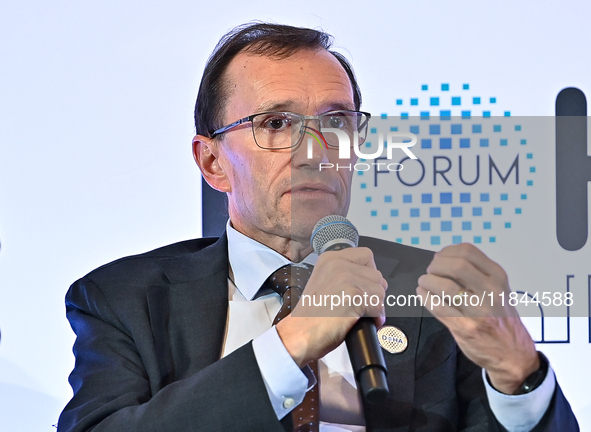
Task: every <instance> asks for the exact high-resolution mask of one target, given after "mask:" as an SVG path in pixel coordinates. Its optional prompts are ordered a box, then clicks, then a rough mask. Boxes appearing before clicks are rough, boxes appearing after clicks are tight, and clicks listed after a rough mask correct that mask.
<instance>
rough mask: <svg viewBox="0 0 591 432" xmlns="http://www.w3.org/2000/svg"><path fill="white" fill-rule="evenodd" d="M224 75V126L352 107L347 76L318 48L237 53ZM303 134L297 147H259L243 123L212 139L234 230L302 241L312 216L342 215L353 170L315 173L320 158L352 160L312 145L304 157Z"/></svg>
mask: <svg viewBox="0 0 591 432" xmlns="http://www.w3.org/2000/svg"><path fill="white" fill-rule="evenodd" d="M225 79H226V80H227V81H226V82H227V83H228V87H227V88H228V89H229V90H228V92H229V93H228V99H227V103H226V107H225V113H224V116H223V124H229V123H232V122H234V121H236V120H238V119H240V118H243V117H246V116H248V115H251V114H256V113H261V112H266V111H290V112H294V113H298V114H303V115H318V114H321V113H324V112H327V111H330V110H335V109H348V110H354V109H355V105H354V102H353V92H352V88H351V83H350V81H349V77H348V76H347V74H346V72H345V71H344V69H343V68H342V66H341V65H340V63H339V62H338V60H337V59H336V58H334V56H333V55H332V54H330V53H329V52H327V51H325V50H319V51H310V50H306V51H300V52H298V53H296V54H294V55H292V56H291V57H288V58H286V59H273V58H269V57H264V56H260V55H251V54H248V53H241V54H238V55H237V56H236V57H235V58H234V59H233V60H232V62H231V63H230V65H229V66H228V69H227V71H226V75H225ZM313 123H314V122H313ZM316 126H317V123H316V124H315V126H313V127H316ZM307 136H308V135H304V138H303V139H302V142H301V143H300V144H299V145H298V147H296V148H292V149H284V150H265V149H262V148H260V147H258V146H257V144H256V143H255V141H254V137H253V133H252V128H251V124H250V123H247V124H246V125H245V127H242V126H241V127H237V128H235V129H232V130H231V131H230V132H227V133H226V134H225V136H224V137H223V138H221V139H218V142H217V143H216V145H217V151H218V163H219V165H220V167H221V168H222V169H223V170H224V172H225V175H226V176H227V182H228V189H229V190H227V192H228V193H227V195H228V201H229V214H230V219H231V220H232V224H233V226H234V227H235V228H236V229H237V230H239V231H241V232H242V233H244V234H246V235H248V236H249V237H251V238H254V239H256V240H258V241H261V242H263V243H268V242H266V241H265V238H267V237H269V236H275V237H276V236H279V237H282V238H285V239H288V238H292V239H294V240H296V241H298V242H304V243H306V242H308V241H309V239H310V234H311V232H312V228H313V227H314V225H315V223H316V222H317V221H318V220H319V219H321V218H322V217H324V216H327V215H330V214H340V215H346V213H347V210H348V207H349V198H350V185H351V177H352V172H353V171H352V170H348V169H344V170H343V169H341V170H338V171H336V170H335V169H330V170H328V169H323V170H322V171H320V169H319V166H320V165H319V164H320V163H326V162H330V163H333V164H334V165H335V166H336V164H337V162H339V163H340V164H341V166H343V165H349V164H350V163H352V164H353V165H354V164H355V160H342V159H338V150H337V149H330V150H327V149H326V148H321V147H320V146H319V145H317V144H316V143H314V144H315V145H314V147H313V157H312V158H308V157H307V156H308V151H307V147H308V146H307V139H306V137H307Z"/></svg>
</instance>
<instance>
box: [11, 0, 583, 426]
mask: <svg viewBox="0 0 591 432" xmlns="http://www.w3.org/2000/svg"><path fill="white" fill-rule="evenodd" d="M590 12H591V7H590V6H589V5H588V3H587V2H586V1H584V0H581V1H562V2H559V3H555V2H550V1H517V2H516V1H504V0H502V1H496V2H493V3H486V4H481V3H477V2H473V1H453V2H432V3H426V2H414V3H413V2H401V1H387V2H373V3H371V4H369V5H367V4H366V5H364V4H362V3H361V2H358V1H349V2H338V3H334V2H326V3H322V2H317V1H308V0H304V1H300V2H296V3H290V4H285V3H276V2H263V1H250V2H238V1H226V2H223V1H221V2H215V3H210V2H207V3H206V2H198V1H189V0H171V1H167V2H155V1H146V0H144V1H138V0H130V1H102V2H78V1H73V0H54V1H52V2H47V1H41V0H37V1H34V0H23V1H20V2H7V1H5V2H2V6H1V13H0V241H1V250H0V328H1V330H2V340H1V343H0V430H3V431H13V430H15V431H16V430H18V431H21V430H22V431H51V430H52V425H53V424H55V423H56V422H57V418H58V415H59V412H60V411H61V409H62V408H63V406H64V405H65V404H66V402H67V401H68V400H69V398H70V396H71V390H70V387H69V385H68V383H67V376H68V374H69V372H70V371H71V369H72V367H73V363H74V359H73V355H72V353H71V346H72V343H73V339H74V337H73V334H72V332H71V330H70V328H69V325H68V323H67V321H66V319H65V308H64V301H63V298H64V295H65V292H66V290H67V288H68V286H69V285H70V284H71V283H72V282H73V281H74V280H75V279H77V278H79V277H81V276H83V275H84V274H85V273H87V272H88V271H90V270H92V269H93V268H95V267H97V266H99V265H101V264H104V263H106V262H108V261H110V260H113V259H116V258H118V257H121V256H124V255H128V254H132V253H138V252H143V251H146V250H149V249H152V248H155V247H158V246H161V245H164V244H167V243H171V242H174V241H179V240H183V239H187V238H194V237H198V236H199V235H200V231H201V230H200V226H201V220H200V204H199V203H200V177H199V172H198V170H197V168H196V167H195V166H194V163H193V160H192V156H191V152H190V142H191V138H192V134H193V125H192V110H193V105H194V100H195V96H196V93H197V87H198V85H199V79H200V75H201V72H202V70H203V67H204V64H205V61H206V59H207V57H208V55H209V54H210V52H211V50H212V49H213V47H214V45H215V43H216V42H217V40H218V39H219V37H220V36H221V35H222V34H223V33H225V32H226V31H227V30H228V29H230V28H231V27H233V26H234V25H237V24H240V23H243V22H245V21H249V20H254V19H257V20H268V21H274V22H281V23H287V24H293V25H302V26H308V27H321V28H322V29H324V30H326V31H328V32H329V33H331V34H333V35H334V36H335V37H336V41H337V43H336V45H337V47H339V48H341V49H342V51H343V52H344V53H345V54H346V55H347V56H348V57H349V58H350V59H351V61H352V63H353V65H354V67H355V69H356V73H357V75H358V79H359V82H360V86H361V88H362V91H363V95H364V105H363V108H364V109H365V110H366V111H370V112H372V113H374V114H380V113H391V114H393V113H395V112H399V111H400V107H397V106H396V99H399V98H400V99H403V100H404V103H405V104H407V105H408V101H409V99H410V98H411V97H416V96H417V95H419V96H420V88H421V85H423V84H429V85H430V86H431V87H432V88H435V87H437V86H439V85H440V84H441V83H450V85H460V84H461V83H470V85H471V88H472V89H475V90H476V91H480V92H481V93H482V96H483V97H484V96H495V97H496V98H497V100H498V103H499V106H501V105H502V106H504V107H507V108H508V109H510V110H511V113H512V115H513V116H540V115H553V113H554V111H553V110H554V108H553V107H554V100H555V97H556V94H557V93H558V91H559V90H560V89H562V88H564V87H566V86H577V87H579V88H581V89H582V90H583V91H584V92H585V93H586V94H587V96H588V97H589V95H591V58H590V57H589V55H588V48H589V47H588V41H590V40H591V29H590V27H591V26H589V22H588V17H589V16H590ZM497 114H498V113H497ZM540 151H549V152H553V149H545V150H543V149H540ZM590 153H591V152H590ZM550 165H551V164H550ZM550 168H551V167H550ZM551 173H552V171H551V169H549V171H547V172H546V174H547V175H550V174H551ZM551 180H552V179H551V178H549V179H548V182H549V183H548V185H549V186H548V187H551V185H552V181H551ZM541 184H546V183H544V182H541ZM536 187H537V189H536V191H537V194H538V197H542V198H540V201H538V202H539V203H541V204H539V205H543V206H545V207H544V208H545V211H547V212H548V214H549V215H550V216H549V219H548V223H546V224H543V225H541V227H542V229H543V230H545V231H544V233H543V236H542V238H543V239H544V240H545V241H544V242H542V243H541V247H542V249H541V251H542V253H544V254H545V253H546V250H547V255H542V256H543V257H544V256H545V257H546V259H544V260H543V262H544V263H545V262H547V261H550V264H553V263H554V264H556V265H557V266H562V267H560V268H557V269H556V275H555V276H550V277H551V278H558V277H560V278H561V279H560V283H561V284H564V282H563V281H562V278H563V276H564V275H565V274H567V273H569V272H571V271H572V272H573V274H576V275H577V278H578V279H577V281H578V282H577V283H579V281H582V280H583V278H585V280H586V275H587V274H591V268H589V265H588V264H587V265H586V267H585V265H584V264H581V263H588V262H590V261H591V260H590V259H589V258H590V257H591V252H590V251H591V246H590V244H591V241H588V244H587V245H586V246H585V248H583V249H581V250H580V251H578V252H576V253H571V254H567V253H565V252H564V251H562V252H561V249H560V248H559V246H558V245H557V243H556V239H555V234H554V232H553V229H554V226H553V225H552V215H553V214H554V211H555V210H554V196H553V193H554V192H553V190H545V189H543V187H542V186H537V185H536ZM543 197H545V198H543ZM590 202H591V201H590ZM532 215H533V213H530V215H524V217H525V218H527V217H532ZM526 220H527V219H526ZM520 230H523V231H520ZM513 235H514V236H515V238H514V240H515V242H516V244H515V245H514V246H515V248H514V249H513V251H514V253H518V252H523V253H524V254H526V253H527V252H528V251H527V250H526V249H527V248H526V247H525V246H524V245H523V244H520V243H519V241H518V240H519V236H520V235H527V224H522V225H521V227H516V228H515V230H514V231H513ZM510 246H511V243H510V242H509V241H508V240H507V239H505V241H504V243H501V244H500V245H499V244H496V245H488V246H487V245H483V248H484V249H485V250H486V251H487V253H490V254H491V256H493V258H495V259H496V260H497V261H499V262H501V263H502V264H503V265H505V267H506V268H507V269H508V271H509V273H510V275H511V277H512V280H516V281H517V283H519V284H527V281H528V278H527V275H526V274H520V268H519V267H518V266H516V265H513V264H510V263H505V262H504V261H503V255H504V250H505V249H503V248H509V247H510ZM539 246H540V245H538V246H536V247H537V248H538V249H537V252H538V254H540V248H539ZM545 247H547V249H544V248H545ZM557 255H559V256H560V257H562V258H560V259H558V261H555V259H554V258H553V257H555V256H557ZM573 257H574V258H575V261H576V262H577V263H578V264H577V265H576V266H575V267H576V268H573V269H570V268H568V263H569V262H570V259H571V258H573ZM541 268H547V266H546V267H541ZM569 274H570V273H569ZM587 331H588V327H587V320H586V319H578V320H573V321H572V322H571V338H570V343H569V344H560V345H552V346H549V345H544V346H541V349H543V350H544V351H545V352H547V353H548V356H549V357H550V360H551V362H552V364H553V365H554V367H555V369H556V371H557V375H558V378H559V380H560V383H561V385H562V387H563V389H564V391H565V393H566V395H567V397H568V398H569V400H570V402H571V404H572V406H573V407H574V409H575V413H576V414H577V416H578V419H579V422H580V423H581V427H582V430H591V410H589V408H591V406H590V405H589V397H588V396H587V391H586V390H587V388H588V387H589V386H590V385H591V379H590V376H589V375H590V374H589V372H588V370H587V367H586V365H587V364H588V363H589V360H590V359H591V350H590V348H589V343H588V342H589V335H588V333H587Z"/></svg>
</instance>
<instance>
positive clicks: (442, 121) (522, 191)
mask: <svg viewBox="0 0 591 432" xmlns="http://www.w3.org/2000/svg"><path fill="white" fill-rule="evenodd" d="M396 111H397V112H396V113H395V115H392V114H391V113H383V114H382V115H380V116H374V117H372V119H371V123H370V130H369V133H368V136H367V140H366V142H365V143H364V145H363V146H362V151H363V152H364V153H366V154H371V153H372V150H371V149H372V147H373V148H374V149H375V148H376V147H379V146H378V140H379V139H380V137H383V136H385V134H386V133H388V132H402V133H411V134H414V135H416V137H417V143H416V145H414V146H413V147H412V151H413V153H414V154H416V156H417V157H418V159H417V160H412V159H411V158H409V157H408V156H407V157H401V159H400V160H396V161H392V162H398V163H400V164H402V165H403V166H404V169H402V170H396V171H392V170H391V169H386V166H387V163H388V162H389V161H388V160H386V158H383V160H381V162H383V164H380V159H382V158H376V159H374V160H372V164H371V165H372V169H371V170H366V171H359V172H356V174H355V175H356V177H357V178H356V179H355V185H356V186H355V191H354V193H355V197H354V201H353V204H352V208H351V211H352V212H353V213H354V214H355V216H356V217H357V219H358V220H364V221H366V222H368V226H369V225H371V226H373V227H378V229H379V230H380V231H381V235H382V236H383V237H386V238H390V239H392V240H394V241H397V242H399V243H403V244H409V245H416V246H419V247H421V246H423V247H429V246H444V245H448V244H456V243H461V242H470V243H474V244H485V243H497V242H499V241H502V239H503V238H509V237H510V236H511V233H512V229H513V226H514V224H515V222H516V221H518V220H519V219H520V218H521V219H523V218H524V217H527V211H528V200H529V199H530V195H531V194H532V193H533V192H534V191H535V188H536V183H537V179H536V178H537V176H539V175H540V172H539V167H538V166H537V165H536V152H535V151H534V149H535V148H536V146H535V141H536V129H538V128H537V126H536V125H535V122H532V119H533V118H531V117H530V118H527V117H525V118H524V117H512V116H511V111H510V110H509V109H506V108H504V107H502V106H501V104H500V103H499V101H497V98H496V96H495V95H485V94H480V93H475V92H473V91H471V89H470V85H469V84H462V85H459V86H455V87H452V86H451V85H450V84H447V83H443V84H440V85H437V86H435V87H432V86H430V85H427V84H425V85H422V86H421V88H420V90H419V91H417V95H416V97H410V98H406V99H397V100H396ZM546 121H547V118H546ZM402 156H404V155H402ZM362 161H363V160H362ZM529 217H531V215H529ZM361 218H362V219H361Z"/></svg>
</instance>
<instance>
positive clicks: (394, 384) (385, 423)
mask: <svg viewBox="0 0 591 432" xmlns="http://www.w3.org/2000/svg"><path fill="white" fill-rule="evenodd" d="M386 245H387V248H386ZM360 246H368V247H370V248H371V249H372V251H373V252H374V259H375V262H376V266H377V268H378V270H380V272H381V273H382V275H383V276H384V278H385V279H386V281H387V282H388V291H387V293H386V294H387V295H394V296H398V295H401V294H402V295H405V296H406V295H408V294H414V293H415V287H416V279H417V277H418V275H417V276H416V277H415V275H414V272H410V273H411V274H409V272H407V271H406V267H405V266H404V265H403V263H404V260H403V259H402V257H400V258H401V259H398V258H397V257H396V252H395V248H393V247H392V244H391V243H385V242H380V241H371V240H370V239H365V238H362V239H361V241H360ZM386 316H387V318H386V323H385V325H387V326H395V327H398V328H399V329H400V330H402V331H403V332H404V334H405V335H406V336H407V338H408V347H407V349H406V350H405V351H404V352H402V353H400V354H391V353H389V352H388V351H385V350H382V352H383V354H384V359H385V361H386V366H387V368H388V386H389V389H390V392H389V395H388V398H387V399H386V400H385V401H384V402H382V403H379V404H369V403H366V402H365V401H364V412H365V418H366V424H367V429H368V431H371V430H374V429H383V430H388V431H405V430H408V426H409V425H410V421H411V416H412V407H413V400H414V390H415V355H416V351H417V347H418V339H419V334H420V322H421V321H420V318H416V317H420V316H422V308H420V307H419V308H414V307H411V308H409V307H404V308H396V307H389V306H386Z"/></svg>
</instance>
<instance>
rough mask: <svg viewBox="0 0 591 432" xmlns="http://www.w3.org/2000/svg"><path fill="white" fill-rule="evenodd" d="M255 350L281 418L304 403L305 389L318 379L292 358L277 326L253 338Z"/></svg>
mask: <svg viewBox="0 0 591 432" xmlns="http://www.w3.org/2000/svg"><path fill="white" fill-rule="evenodd" d="M252 349H253V351H254V356H255V358H256V361H257V363H258V365H259V370H260V371H261V375H262V377H263V382H264V383H265V387H266V389H267V394H268V395H269V400H270V401H271V405H272V406H273V410H274V411H275V414H276V415H277V419H279V420H281V419H282V418H283V417H285V416H286V415H287V414H289V413H290V412H291V411H292V410H293V409H294V408H295V407H296V406H298V405H299V404H301V403H302V401H303V400H304V396H305V395H306V391H307V390H308V389H309V388H312V387H313V386H314V385H315V384H316V378H315V377H314V374H312V373H311V371H310V372H309V373H305V372H304V371H303V370H302V369H300V368H299V367H298V365H297V364H296V363H295V362H294V361H293V359H292V358H291V356H290V355H289V353H288V352H287V349H286V348H285V345H283V342H282V341H281V338H279V335H278V334H277V329H276V328H275V326H273V327H271V328H270V329H269V330H267V331H266V332H264V333H263V334H262V335H260V336H259V337H257V338H255V339H253V341H252ZM305 369H309V368H308V367H307V366H306V368H305Z"/></svg>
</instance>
